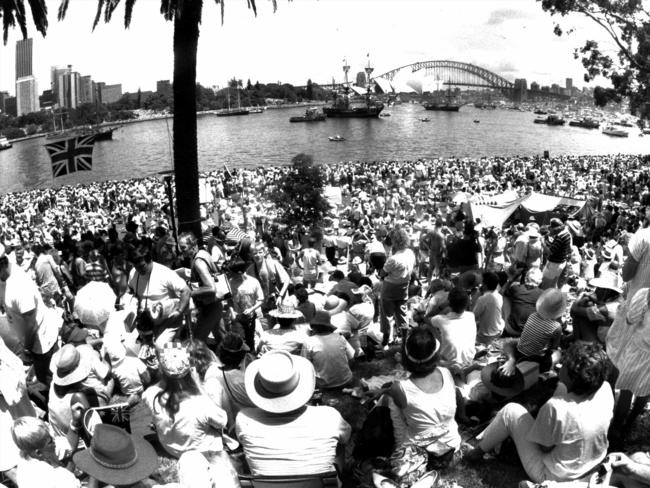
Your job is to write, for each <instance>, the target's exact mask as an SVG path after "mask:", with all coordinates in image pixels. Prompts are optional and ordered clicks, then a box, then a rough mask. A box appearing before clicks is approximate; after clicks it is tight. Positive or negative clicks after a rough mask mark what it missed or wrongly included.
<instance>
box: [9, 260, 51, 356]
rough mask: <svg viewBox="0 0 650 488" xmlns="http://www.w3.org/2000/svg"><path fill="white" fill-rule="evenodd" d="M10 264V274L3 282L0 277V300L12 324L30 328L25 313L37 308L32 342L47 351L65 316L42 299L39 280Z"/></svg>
mask: <svg viewBox="0 0 650 488" xmlns="http://www.w3.org/2000/svg"><path fill="white" fill-rule="evenodd" d="M10 266H11V274H10V275H9V278H7V281H5V282H4V283H3V282H1V281H0V303H3V304H4V307H5V310H6V313H7V318H8V319H9V323H10V324H11V327H12V328H13V329H15V330H17V331H27V330H28V329H29V327H30V325H29V324H27V323H26V321H25V318H24V317H23V314H26V313H28V312H31V311H33V310H35V319H36V327H37V330H36V336H35V338H34V343H33V346H32V352H33V353H35V354H44V353H46V352H48V351H49V350H50V349H51V348H52V346H54V343H55V342H56V340H57V338H58V336H59V329H60V327H61V324H62V323H63V317H62V315H61V314H60V313H57V311H56V310H57V309H48V308H47V307H46V306H45V304H44V303H43V298H42V297H41V293H40V292H39V291H38V288H37V287H36V283H34V281H33V280H32V279H31V278H30V277H29V276H28V275H27V273H25V272H24V271H23V270H22V269H20V268H19V267H17V266H15V265H13V264H12V265H10Z"/></svg>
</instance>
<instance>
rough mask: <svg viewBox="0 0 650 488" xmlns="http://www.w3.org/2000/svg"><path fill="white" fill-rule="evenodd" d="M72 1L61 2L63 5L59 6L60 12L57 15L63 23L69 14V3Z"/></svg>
mask: <svg viewBox="0 0 650 488" xmlns="http://www.w3.org/2000/svg"><path fill="white" fill-rule="evenodd" d="M69 2H70V0H61V4H60V5H59V11H58V13H57V15H56V18H57V19H58V20H59V21H61V20H63V19H64V18H65V14H66V13H67V12H68V3H69Z"/></svg>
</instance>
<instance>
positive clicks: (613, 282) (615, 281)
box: [589, 269, 623, 293]
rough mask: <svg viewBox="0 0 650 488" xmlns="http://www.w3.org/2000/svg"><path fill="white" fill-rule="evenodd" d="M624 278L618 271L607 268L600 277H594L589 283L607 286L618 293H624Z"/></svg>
mask: <svg viewBox="0 0 650 488" xmlns="http://www.w3.org/2000/svg"><path fill="white" fill-rule="evenodd" d="M622 281H623V279H622V278H621V276H620V275H619V274H618V272H616V271H613V270H609V269H606V270H604V271H602V272H601V273H600V276H599V277H598V278H594V279H593V280H591V281H590V282H589V284H590V285H591V286H593V287H595V288H607V289H608V290H613V291H615V292H616V293H623V283H622Z"/></svg>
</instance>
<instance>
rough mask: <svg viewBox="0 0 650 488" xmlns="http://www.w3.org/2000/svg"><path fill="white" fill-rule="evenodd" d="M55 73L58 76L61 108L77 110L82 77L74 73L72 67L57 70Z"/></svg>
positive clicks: (58, 102) (58, 96)
mask: <svg viewBox="0 0 650 488" xmlns="http://www.w3.org/2000/svg"><path fill="white" fill-rule="evenodd" d="M53 72H55V74H57V75H58V76H57V78H56V91H55V90H54V89H53V90H52V92H53V93H55V95H56V100H57V104H58V106H59V108H77V106H78V105H79V85H80V82H79V80H80V78H81V77H80V76H79V73H77V72H76V71H72V65H68V67H67V68H63V69H62V68H57V69H55V70H54V71H53Z"/></svg>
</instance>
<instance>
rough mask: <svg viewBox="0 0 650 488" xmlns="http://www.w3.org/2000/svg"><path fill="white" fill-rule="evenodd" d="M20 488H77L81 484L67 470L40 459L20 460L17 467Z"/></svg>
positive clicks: (17, 479)
mask: <svg viewBox="0 0 650 488" xmlns="http://www.w3.org/2000/svg"><path fill="white" fill-rule="evenodd" d="M16 481H17V482H18V486H19V487H20V488H77V487H79V486H81V482H80V481H79V480H78V479H77V478H75V476H74V474H73V473H71V472H70V471H68V470H67V469H65V468H62V467H58V468H55V467H54V466H51V465H49V464H48V463H46V462H45V461H40V460H38V459H25V458H22V457H21V458H20V459H19V461H18V466H17V467H16Z"/></svg>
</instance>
